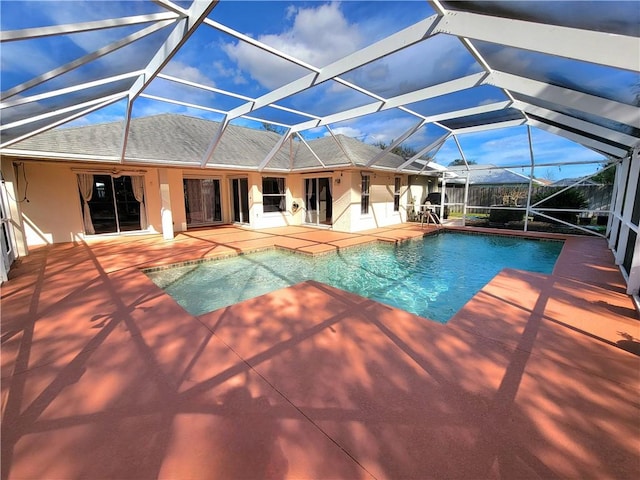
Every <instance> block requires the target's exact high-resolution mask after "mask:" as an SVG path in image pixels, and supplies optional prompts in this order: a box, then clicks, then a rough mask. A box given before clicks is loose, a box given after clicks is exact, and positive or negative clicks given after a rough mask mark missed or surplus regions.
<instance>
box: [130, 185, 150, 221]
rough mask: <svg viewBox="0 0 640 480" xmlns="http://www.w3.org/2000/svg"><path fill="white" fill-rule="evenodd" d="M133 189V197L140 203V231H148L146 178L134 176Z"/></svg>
mask: <svg viewBox="0 0 640 480" xmlns="http://www.w3.org/2000/svg"><path fill="white" fill-rule="evenodd" d="M131 188H132V189H133V196H134V197H136V200H137V201H138V202H140V229H141V230H146V229H147V226H148V224H147V210H146V208H145V207H144V177H142V176H139V175H133V176H132V177H131Z"/></svg>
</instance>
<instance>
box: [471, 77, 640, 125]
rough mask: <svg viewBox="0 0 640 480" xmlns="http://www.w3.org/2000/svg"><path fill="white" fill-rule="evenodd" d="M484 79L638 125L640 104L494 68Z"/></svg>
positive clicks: (495, 84) (567, 105)
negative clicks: (606, 97) (639, 105)
mask: <svg viewBox="0 0 640 480" xmlns="http://www.w3.org/2000/svg"><path fill="white" fill-rule="evenodd" d="M484 83H486V84H488V85H493V86H496V87H498V88H504V89H505V90H510V91H513V92H518V93H522V94H524V95H527V96H529V97H533V98H539V99H541V100H544V101H546V102H550V103H555V104H557V105H561V106H563V107H566V108H572V109H574V110H580V111H583V112H586V113H590V114H592V115H596V116H599V117H603V118H607V119H609V120H613V121H615V122H618V123H624V124H627V125H631V126H633V127H636V128H637V126H638V125H639V124H640V108H638V107H635V106H632V105H627V104H625V103H620V102H616V101H613V100H608V99H605V98H602V97H596V96H595V95H589V94H587V93H582V92H577V91H575V90H570V89H568V88H562V87H557V86H555V85H551V84H548V83H545V82H540V81H538V80H532V79H529V78H525V77H521V76H518V75H513V74H510V73H505V72H501V71H498V70H495V71H493V72H491V74H490V75H488V77H487V78H486V79H485V81H484Z"/></svg>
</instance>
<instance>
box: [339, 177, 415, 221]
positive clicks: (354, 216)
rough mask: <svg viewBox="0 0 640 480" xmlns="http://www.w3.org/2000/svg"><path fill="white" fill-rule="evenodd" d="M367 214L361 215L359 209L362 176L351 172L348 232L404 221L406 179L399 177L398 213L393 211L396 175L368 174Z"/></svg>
mask: <svg viewBox="0 0 640 480" xmlns="http://www.w3.org/2000/svg"><path fill="white" fill-rule="evenodd" d="M369 176H370V188H369V213H368V214H366V215H363V214H362V213H360V212H361V209H360V200H361V191H362V176H361V174H360V172H353V174H352V177H351V196H350V197H351V208H350V215H349V217H350V223H351V225H350V231H352V232H358V231H361V230H368V229H371V228H379V227H385V226H389V225H398V224H400V223H402V222H404V221H406V205H407V198H408V187H407V177H406V176H399V178H400V179H401V188H400V193H401V194H400V211H398V212H394V211H393V190H394V179H395V177H396V175H394V174H393V173H386V172H369Z"/></svg>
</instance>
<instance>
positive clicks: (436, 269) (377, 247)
mask: <svg viewBox="0 0 640 480" xmlns="http://www.w3.org/2000/svg"><path fill="white" fill-rule="evenodd" d="M561 248H562V243H561V242H552V241H536V240H526V239H520V238H511V237H501V236H490V235H486V236H485V235H467V234H459V233H446V234H440V235H434V236H430V237H425V238H424V239H422V240H416V241H411V242H406V243H403V244H401V245H399V246H393V245H390V244H380V243H378V244H371V245H367V246H363V247H358V248H352V249H348V250H344V251H341V252H339V253H337V254H329V255H323V256H319V257H310V256H306V255H299V254H292V253H286V252H282V251H278V250H275V251H274V250H271V251H266V252H259V253H253V254H249V255H242V256H239V257H233V258H228V259H224V260H217V261H211V262H205V263H200V264H197V265H187V266H181V267H174V268H169V269H165V270H159V271H152V272H146V274H147V275H148V276H149V277H150V278H151V280H152V281H153V282H154V283H156V284H157V285H158V286H159V287H161V288H163V289H164V290H165V291H166V292H167V293H168V294H169V295H171V296H172V297H173V298H175V300H176V301H177V302H178V303H179V304H180V305H181V306H182V307H183V308H184V309H185V310H187V311H188V312H189V313H191V314H193V315H200V314H203V313H206V312H210V311H213V310H217V309H218V308H222V307H225V306H228V305H232V304H234V303H237V302H240V301H242V300H246V299H249V298H253V297H256V296H258V295H262V294H264V293H268V292H271V291H274V290H277V289H279V288H284V287H288V286H291V285H294V284H296V283H299V282H302V281H305V280H317V281H320V282H323V283H327V284H329V285H332V286H334V287H338V288H341V289H343V290H347V291H349V292H352V293H357V294H359V295H362V296H364V297H368V298H371V299H373V300H377V301H379V302H382V303H386V304H388V305H392V306H395V307H398V308H401V309H403V310H406V311H409V312H411V313H415V314H418V315H420V316H423V317H427V318H430V319H432V320H435V321H438V322H442V323H444V322H446V321H447V320H449V318H451V317H452V316H453V315H454V314H455V313H456V312H457V311H458V310H459V309H460V308H461V307H462V306H463V305H464V304H465V303H466V302H467V301H468V300H469V299H471V297H473V295H475V294H476V293H477V292H478V291H479V290H480V289H481V288H482V287H483V286H484V285H485V284H486V283H488V282H489V281H490V280H491V279H492V278H493V277H494V276H495V275H496V274H497V273H498V272H500V270H502V269H503V268H516V269H520V270H528V271H532V272H540V273H551V271H552V270H553V266H554V264H555V262H556V259H557V257H558V255H559V253H560V250H561Z"/></svg>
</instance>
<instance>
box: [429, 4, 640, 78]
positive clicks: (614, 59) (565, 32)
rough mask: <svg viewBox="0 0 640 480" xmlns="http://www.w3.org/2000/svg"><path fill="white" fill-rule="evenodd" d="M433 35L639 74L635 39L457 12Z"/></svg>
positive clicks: (638, 49)
mask: <svg viewBox="0 0 640 480" xmlns="http://www.w3.org/2000/svg"><path fill="white" fill-rule="evenodd" d="M604 8H606V7H604ZM436 32H438V33H446V34H449V35H457V36H459V37H466V38H471V39H474V40H482V41H485V42H491V43H497V44H501V45H506V46H509V47H514V48H520V49H523V50H530V51H534V52H540V53H545V54H548V55H554V56H561V57H565V58H571V59H574V60H580V61H583V62H589V63H596V64H599V65H606V66H609V67H614V68H621V69H624V70H630V71H634V72H637V71H640V56H638V55H637V53H638V52H640V39H638V38H636V37H629V36H625V35H616V34H612V33H607V32H597V31H594V30H581V29H577V28H571V27H563V26H560V25H546V24H543V23H533V22H528V21H524V20H515V19H512V18H502V17H496V16H489V15H482V14H477V13H469V12H461V11H447V12H445V14H444V17H443V19H442V21H441V22H440V23H439V24H438V26H437V27H436ZM586 46H588V47H586ZM633 52H635V53H636V54H635V55H634V54H633Z"/></svg>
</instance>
